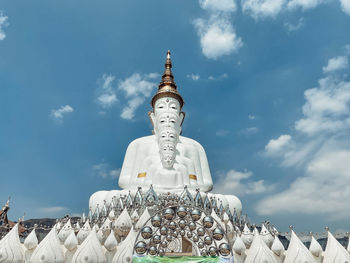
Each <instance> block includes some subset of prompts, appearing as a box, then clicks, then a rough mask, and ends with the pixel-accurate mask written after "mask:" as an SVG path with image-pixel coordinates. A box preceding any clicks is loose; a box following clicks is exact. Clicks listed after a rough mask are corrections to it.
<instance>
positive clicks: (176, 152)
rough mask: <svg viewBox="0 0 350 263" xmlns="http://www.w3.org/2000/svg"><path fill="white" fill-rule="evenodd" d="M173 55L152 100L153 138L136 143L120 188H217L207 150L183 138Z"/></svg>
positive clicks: (127, 156) (128, 155)
mask: <svg viewBox="0 0 350 263" xmlns="http://www.w3.org/2000/svg"><path fill="white" fill-rule="evenodd" d="M171 68H172V63H171V58H170V52H169V51H168V53H167V58H166V63H165V71H164V74H163V76H162V80H161V82H160V84H159V87H158V91H157V92H156V94H155V95H154V96H153V98H152V100H151V105H152V108H153V110H152V111H150V112H149V117H150V120H151V122H152V125H153V135H150V136H146V137H141V138H138V139H136V140H134V141H132V142H131V143H130V144H129V146H128V148H127V150H126V154H125V158H124V163H123V166H122V169H121V173H120V177H119V186H120V187H121V188H123V189H127V190H133V189H137V188H138V187H139V186H140V187H142V188H146V189H148V188H149V186H150V185H151V184H152V185H153V188H154V189H156V190H158V191H173V190H174V191H176V190H182V189H183V188H184V186H187V187H188V188H189V189H197V188H199V189H200V190H201V191H203V192H208V191H210V190H211V189H212V188H213V182H212V178H211V174H210V170H209V165H208V160H207V156H206V153H205V151H204V149H203V147H202V146H201V145H200V144H199V143H198V142H197V141H195V140H193V139H190V138H187V137H184V136H180V134H181V126H182V123H183V121H184V117H185V113H184V112H182V107H183V105H184V101H183V98H182V96H181V95H180V93H179V92H178V90H177V85H176V84H175V82H174V76H173V74H172V71H171Z"/></svg>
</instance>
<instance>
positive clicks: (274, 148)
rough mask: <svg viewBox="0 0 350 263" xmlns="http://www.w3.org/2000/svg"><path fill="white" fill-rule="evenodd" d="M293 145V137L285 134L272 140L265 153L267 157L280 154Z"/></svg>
mask: <svg viewBox="0 0 350 263" xmlns="http://www.w3.org/2000/svg"><path fill="white" fill-rule="evenodd" d="M291 143H292V137H291V136H290V135H289V134H284V135H281V136H279V137H278V138H277V139H271V140H270V141H269V142H268V144H267V145H266V146H265V151H266V154H267V155H276V154H280V153H281V151H283V150H284V149H286V148H287V147H288V148H289V147H290V146H291Z"/></svg>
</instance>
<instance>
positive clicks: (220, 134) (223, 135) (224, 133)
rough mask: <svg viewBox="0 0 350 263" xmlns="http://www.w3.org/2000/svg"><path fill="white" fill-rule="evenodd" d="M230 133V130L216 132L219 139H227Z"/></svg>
mask: <svg viewBox="0 0 350 263" xmlns="http://www.w3.org/2000/svg"><path fill="white" fill-rule="evenodd" d="M229 133H230V132H229V131H228V130H219V131H217V132H216V136H218V137H225V136H226V135H228V134H229Z"/></svg>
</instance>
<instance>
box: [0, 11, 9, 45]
mask: <svg viewBox="0 0 350 263" xmlns="http://www.w3.org/2000/svg"><path fill="white" fill-rule="evenodd" d="M7 19H8V17H7V16H5V15H4V14H3V13H2V12H0V40H4V39H5V37H6V34H5V32H4V27H6V26H7V25H8V22H7Z"/></svg>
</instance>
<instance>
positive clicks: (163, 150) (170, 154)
mask: <svg viewBox="0 0 350 263" xmlns="http://www.w3.org/2000/svg"><path fill="white" fill-rule="evenodd" d="M159 147H160V160H161V162H162V165H163V167H164V168H166V169H171V168H172V167H173V165H174V162H175V157H176V148H175V147H176V144H175V145H174V144H173V143H169V142H161V143H160V144H159Z"/></svg>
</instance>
